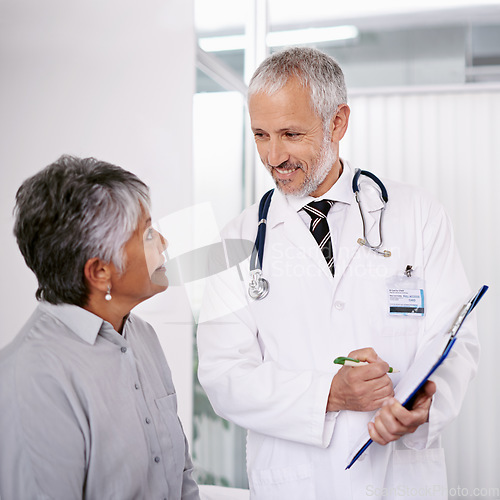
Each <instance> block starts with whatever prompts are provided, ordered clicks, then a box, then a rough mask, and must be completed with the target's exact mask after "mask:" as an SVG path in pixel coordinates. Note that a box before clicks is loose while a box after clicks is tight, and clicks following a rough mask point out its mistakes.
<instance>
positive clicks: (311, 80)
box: [248, 47, 347, 126]
mask: <svg viewBox="0 0 500 500" xmlns="http://www.w3.org/2000/svg"><path fill="white" fill-rule="evenodd" d="M293 78H296V79H297V80H298V81H299V82H300V83H301V84H302V85H303V86H304V87H306V88H309V89H310V92H311V104H312V107H313V109H314V111H315V112H316V113H317V114H318V116H320V118H321V119H322V121H323V125H324V126H327V125H328V124H329V123H330V120H331V119H332V117H333V115H334V114H335V113H336V111H337V108H338V107H339V105H340V104H346V103H347V91H346V86H345V81H344V74H343V73H342V70H341V69H340V66H339V65H338V64H337V62H336V61H335V60H334V59H333V58H332V57H330V56H329V55H327V54H325V53H324V52H321V51H320V50H317V49H313V48H309V47H292V48H289V49H285V50H282V51H280V52H276V53H274V54H272V55H271V56H269V57H268V58H267V59H266V60H264V61H263V62H262V64H261V65H260V66H259V67H258V68H257V70H256V71H255V73H254V75H253V77H252V79H251V80H250V84H249V87H248V97H251V96H252V95H253V94H256V93H260V92H264V93H267V94H269V95H272V94H274V93H275V92H277V91H278V90H281V89H282V88H283V87H284V86H285V85H286V84H287V82H288V81H289V80H290V79H293Z"/></svg>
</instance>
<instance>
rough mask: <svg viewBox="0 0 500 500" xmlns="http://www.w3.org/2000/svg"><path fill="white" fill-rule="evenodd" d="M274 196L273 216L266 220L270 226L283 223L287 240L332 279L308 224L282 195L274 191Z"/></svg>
mask: <svg viewBox="0 0 500 500" xmlns="http://www.w3.org/2000/svg"><path fill="white" fill-rule="evenodd" d="M274 198H275V199H273V203H274V204H275V207H274V209H273V217H272V219H271V218H269V219H270V220H268V224H270V227H275V226H277V225H278V224H280V223H283V232H284V235H285V237H286V238H287V240H288V241H289V242H290V243H291V244H292V245H294V246H295V247H297V248H298V249H299V250H300V251H301V252H302V253H303V254H304V256H305V258H306V259H307V260H308V261H309V262H312V263H313V264H314V265H315V266H317V267H318V268H319V269H320V271H321V272H322V273H323V274H324V275H325V276H326V277H328V278H329V279H333V277H332V274H331V272H330V269H328V265H327V263H326V260H325V258H324V257H323V254H322V253H321V250H320V248H319V246H318V244H317V243H316V240H315V239H314V237H313V235H312V234H311V232H310V231H309V228H308V226H307V225H306V224H304V221H303V220H302V219H301V218H300V216H299V214H298V213H297V212H296V211H295V210H294V209H293V208H292V207H291V206H290V205H289V204H288V202H287V201H286V198H285V196H284V195H282V194H281V193H280V192H276V191H275V193H274ZM270 213H271V212H270Z"/></svg>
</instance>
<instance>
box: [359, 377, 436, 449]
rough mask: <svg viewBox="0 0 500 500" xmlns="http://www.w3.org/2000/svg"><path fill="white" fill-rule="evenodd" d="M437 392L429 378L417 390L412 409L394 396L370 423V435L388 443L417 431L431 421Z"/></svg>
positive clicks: (378, 440)
mask: <svg viewBox="0 0 500 500" xmlns="http://www.w3.org/2000/svg"><path fill="white" fill-rule="evenodd" d="M435 392H436V384H435V383H434V382H431V381H430V380H428V381H427V382H426V383H425V385H424V386H423V387H422V389H420V391H418V392H417V396H416V398H415V401H414V403H413V407H412V409H411V410H407V409H406V408H404V407H403V406H402V405H401V404H400V403H399V402H398V401H397V400H395V399H394V398H392V399H390V400H388V401H386V402H385V403H384V406H383V407H382V408H381V409H380V411H379V412H378V413H377V415H376V417H375V420H374V422H370V423H369V424H368V432H369V433H370V437H371V438H372V439H373V441H375V442H376V443H379V444H387V443H390V442H391V441H396V440H397V439H399V438H400V437H402V436H404V435H405V434H410V433H412V432H415V431H416V430H417V428H418V427H419V426H421V425H422V424H425V422H428V421H429V410H430V407H431V402H432V396H433V395H434V393H435Z"/></svg>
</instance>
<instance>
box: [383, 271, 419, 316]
mask: <svg viewBox="0 0 500 500" xmlns="http://www.w3.org/2000/svg"><path fill="white" fill-rule="evenodd" d="M387 296H388V302H389V314H390V315H391V316H414V317H415V316H423V315H424V312H425V306H424V281H423V280H422V279H420V278H417V277H416V276H414V271H413V269H412V267H411V266H406V270H405V271H403V272H402V273H401V274H398V275H396V276H393V277H392V278H389V279H388V280H387Z"/></svg>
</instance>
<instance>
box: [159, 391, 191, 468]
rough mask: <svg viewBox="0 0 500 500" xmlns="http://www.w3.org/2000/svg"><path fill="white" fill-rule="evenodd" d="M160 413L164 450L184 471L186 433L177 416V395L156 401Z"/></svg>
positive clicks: (161, 439) (160, 434) (170, 395)
mask: <svg viewBox="0 0 500 500" xmlns="http://www.w3.org/2000/svg"><path fill="white" fill-rule="evenodd" d="M155 404H156V407H157V408H158V411H159V412H160V423H159V426H160V428H159V429H158V434H159V439H160V443H161V446H162V450H166V451H167V452H168V453H169V454H170V455H171V456H172V457H173V459H174V461H175V463H176V465H177V466H178V467H180V470H181V471H182V470H183V469H184V461H185V459H184V457H185V441H184V431H183V429H182V426H181V422H180V420H179V417H178V416H177V394H175V393H174V394H169V395H168V396H165V397H162V398H159V399H155Z"/></svg>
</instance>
